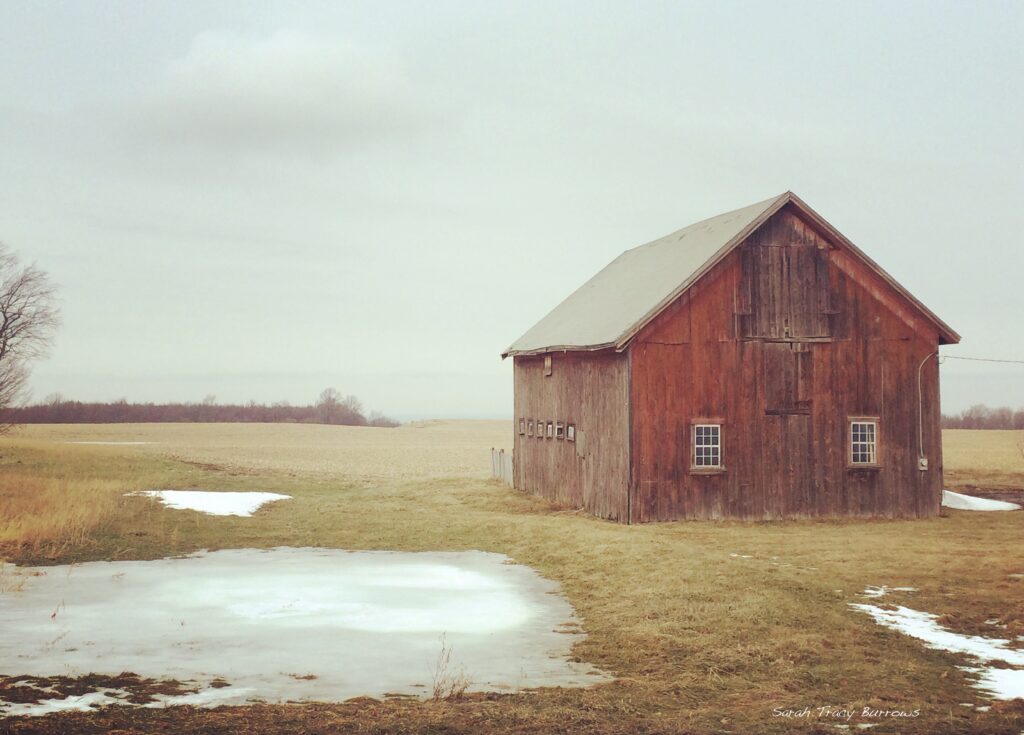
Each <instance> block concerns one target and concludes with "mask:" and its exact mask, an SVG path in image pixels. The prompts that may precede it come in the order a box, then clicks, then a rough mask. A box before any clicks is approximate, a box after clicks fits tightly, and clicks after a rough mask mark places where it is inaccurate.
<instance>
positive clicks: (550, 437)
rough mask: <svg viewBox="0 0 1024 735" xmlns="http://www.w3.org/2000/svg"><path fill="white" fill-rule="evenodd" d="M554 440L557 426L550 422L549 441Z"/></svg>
mask: <svg viewBox="0 0 1024 735" xmlns="http://www.w3.org/2000/svg"><path fill="white" fill-rule="evenodd" d="M554 438H555V424H554V423H553V422H551V421H548V439H554Z"/></svg>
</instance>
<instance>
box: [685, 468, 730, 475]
mask: <svg viewBox="0 0 1024 735" xmlns="http://www.w3.org/2000/svg"><path fill="white" fill-rule="evenodd" d="M690 474H691V475H724V474H725V467H691V468H690Z"/></svg>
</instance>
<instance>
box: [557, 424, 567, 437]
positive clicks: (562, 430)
mask: <svg viewBox="0 0 1024 735" xmlns="http://www.w3.org/2000/svg"><path fill="white" fill-rule="evenodd" d="M555 438H556V439H564V438H565V424H563V423H562V422H561V421H559V422H558V423H557V424H555Z"/></svg>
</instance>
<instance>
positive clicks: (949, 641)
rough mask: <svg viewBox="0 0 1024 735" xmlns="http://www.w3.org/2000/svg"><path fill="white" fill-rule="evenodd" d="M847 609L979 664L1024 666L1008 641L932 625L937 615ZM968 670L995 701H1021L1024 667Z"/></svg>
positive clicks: (869, 607) (872, 608)
mask: <svg viewBox="0 0 1024 735" xmlns="http://www.w3.org/2000/svg"><path fill="white" fill-rule="evenodd" d="M850 607H852V608H854V609H855V610H860V611H861V612H865V613H867V614H868V615H870V616H871V617H872V618H874V620H875V622H876V623H878V624H879V625H883V626H885V627H886V628H892V629H893V630H897V631H899V632H900V633H903V634H904V635H908V636H910V637H912V638H917V639H918V640H920V641H924V643H925V645H926V646H928V647H929V648H937V649H940V650H943V651H951V652H953V653H961V654H965V655H968V656H971V657H973V658H976V659H978V660H980V661H981V662H982V663H990V662H998V663H1002V664H1007V665H1009V666H1013V667H1024V651H1019V650H1015V649H1012V648H1010V647H1009V643H1010V641H1008V640H1004V639H1001V638H985V637H984V636H979V635H962V634H960V633H954V632H953V631H951V630H947V629H946V628H943V627H942V626H941V625H939V624H938V623H937V622H935V621H936V620H937V619H938V616H937V615H932V614H931V613H928V612H922V611H920V610H912V609H910V608H909V607H902V606H896V608H895V609H893V610H885V609H883V608H880V607H877V606H875V605H866V604H862V603H850ZM970 670H971V671H974V672H976V673H977V674H978V675H979V682H978V684H977V686H978V687H979V688H980V689H984V690H986V691H988V692H989V693H991V694H992V695H993V696H994V697H995V698H996V699H1016V698H1024V668H1021V669H1016V668H1011V669H1006V668H998V667H994V666H986V667H981V668H977V669H974V668H972V669H970Z"/></svg>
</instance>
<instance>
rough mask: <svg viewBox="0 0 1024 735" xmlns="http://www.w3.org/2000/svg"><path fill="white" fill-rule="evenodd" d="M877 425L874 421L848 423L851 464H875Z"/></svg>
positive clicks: (876, 460)
mask: <svg viewBox="0 0 1024 735" xmlns="http://www.w3.org/2000/svg"><path fill="white" fill-rule="evenodd" d="M877 447H878V442H877V427H876V424H875V422H874V421H853V422H851V424H850V460H851V462H852V463H853V464H877V462H878V459H877V456H878V455H877Z"/></svg>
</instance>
